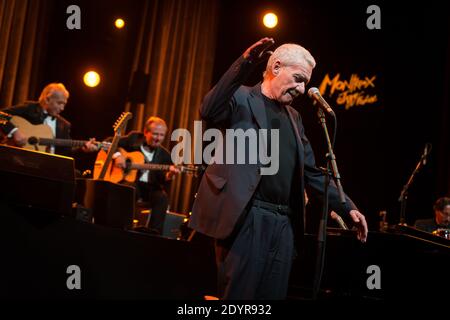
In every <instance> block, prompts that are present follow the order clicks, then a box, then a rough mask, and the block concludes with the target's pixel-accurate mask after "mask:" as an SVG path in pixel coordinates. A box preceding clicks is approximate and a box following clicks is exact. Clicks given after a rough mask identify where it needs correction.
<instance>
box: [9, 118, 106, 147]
mask: <svg viewBox="0 0 450 320" xmlns="http://www.w3.org/2000/svg"><path fill="white" fill-rule="evenodd" d="M9 121H10V122H11V123H12V124H13V125H14V126H16V127H17V128H19V129H20V131H21V132H22V133H23V134H24V135H25V136H27V137H28V140H27V143H26V144H25V146H23V148H25V149H30V150H35V151H42V152H48V151H49V147H50V146H55V147H82V146H84V145H85V143H86V142H87V141H86V140H72V139H55V137H54V136H53V132H52V129H51V128H50V127H49V126H48V125H46V124H32V123H30V122H29V121H28V120H26V119H24V118H22V117H19V116H10V118H9ZM110 146H111V143H110V142H98V143H97V148H98V149H105V148H109V147H110Z"/></svg>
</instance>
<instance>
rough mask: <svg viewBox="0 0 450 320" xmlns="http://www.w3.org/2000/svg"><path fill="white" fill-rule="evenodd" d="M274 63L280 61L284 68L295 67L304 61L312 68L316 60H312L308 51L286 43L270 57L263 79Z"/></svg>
mask: <svg viewBox="0 0 450 320" xmlns="http://www.w3.org/2000/svg"><path fill="white" fill-rule="evenodd" d="M276 61H280V63H281V65H284V66H292V65H296V64H299V63H302V62H303V61H306V62H307V63H308V64H309V65H310V66H311V67H312V68H314V67H315V66H316V60H314V57H313V56H312V55H311V53H309V51H308V50H306V49H305V48H303V47H302V46H300V45H298V44H295V43H286V44H283V45H281V46H279V47H278V48H277V49H276V50H275V51H274V52H273V53H272V55H271V56H270V58H269V61H267V66H266V71H265V72H264V78H265V77H266V75H267V73H268V72H270V70H271V69H272V67H273V65H274V63H275V62H276Z"/></svg>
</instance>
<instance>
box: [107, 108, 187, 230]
mask: <svg viewBox="0 0 450 320" xmlns="http://www.w3.org/2000/svg"><path fill="white" fill-rule="evenodd" d="M166 134H167V125H166V122H165V121H164V120H163V119H161V118H158V117H154V116H153V117H150V118H149V119H148V120H147V122H146V123H145V128H144V133H140V132H137V131H132V132H130V133H129V134H128V135H127V136H125V137H122V138H121V139H120V141H119V147H121V148H123V149H125V151H127V152H133V151H140V152H142V154H143V155H144V157H145V162H146V163H157V164H172V160H171V157H170V153H169V151H168V150H167V149H165V148H164V147H163V146H162V145H161V144H162V142H163V141H164V139H165V137H166ZM113 158H115V165H116V166H119V167H122V168H125V158H124V157H123V156H122V155H121V154H120V153H119V152H117V153H116V154H115V155H114V157H113ZM179 172H180V170H179V169H178V168H176V167H175V166H173V165H171V166H170V170H169V171H149V170H143V171H140V172H139V173H138V176H137V179H136V180H137V181H136V182H135V187H136V196H137V206H138V207H139V206H142V205H140V204H146V205H147V204H148V209H151V210H152V214H151V218H150V223H149V229H150V232H151V233H153V234H156V235H161V234H162V232H163V228H164V221H165V218H166V210H167V207H168V205H169V197H168V193H169V188H170V182H171V180H172V179H173V178H174V177H175V175H177V174H178V173H179Z"/></svg>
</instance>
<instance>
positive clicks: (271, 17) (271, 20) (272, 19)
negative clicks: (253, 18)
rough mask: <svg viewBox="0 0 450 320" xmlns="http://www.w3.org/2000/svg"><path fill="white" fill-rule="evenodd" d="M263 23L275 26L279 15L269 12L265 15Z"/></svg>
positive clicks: (271, 26) (267, 25) (269, 26)
mask: <svg viewBox="0 0 450 320" xmlns="http://www.w3.org/2000/svg"><path fill="white" fill-rule="evenodd" d="M263 23H264V25H265V26H266V27H267V28H270V29H272V28H275V26H276V25H277V24H278V17H277V15H276V14H275V13H272V12H270V13H267V14H265V15H264V18H263Z"/></svg>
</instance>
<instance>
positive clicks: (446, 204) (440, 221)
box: [414, 197, 450, 233]
mask: <svg viewBox="0 0 450 320" xmlns="http://www.w3.org/2000/svg"><path fill="white" fill-rule="evenodd" d="M433 209H434V218H432V219H421V220H416V223H415V225H414V227H415V228H417V229H419V230H422V231H426V232H430V233H432V232H434V231H437V230H438V229H449V228H450V198H448V197H442V198H439V199H437V200H436V202H435V203H434V206H433Z"/></svg>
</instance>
